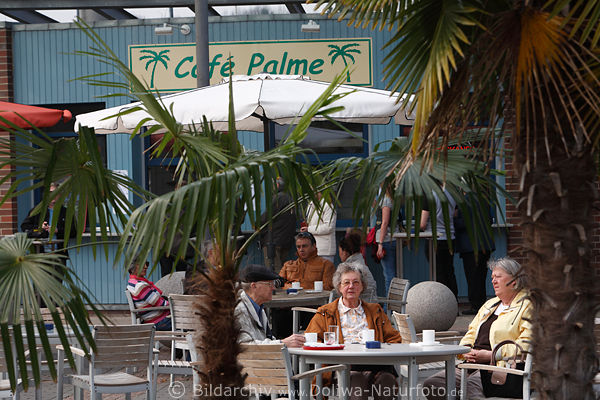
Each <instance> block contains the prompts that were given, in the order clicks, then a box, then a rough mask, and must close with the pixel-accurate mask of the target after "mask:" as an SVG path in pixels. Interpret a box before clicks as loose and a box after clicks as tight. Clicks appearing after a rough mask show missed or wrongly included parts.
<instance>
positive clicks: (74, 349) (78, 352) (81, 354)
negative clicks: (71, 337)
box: [56, 344, 85, 357]
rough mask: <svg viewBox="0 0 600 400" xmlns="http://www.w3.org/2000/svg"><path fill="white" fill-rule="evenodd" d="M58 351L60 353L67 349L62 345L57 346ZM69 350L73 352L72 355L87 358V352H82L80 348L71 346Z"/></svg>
mask: <svg viewBox="0 0 600 400" xmlns="http://www.w3.org/2000/svg"><path fill="white" fill-rule="evenodd" d="M56 349H57V350H58V351H65V347H64V346H63V345H62V344H57V345H56ZM69 349H70V350H71V353H73V354H75V355H77V356H79V357H85V351H83V350H81V349H80V348H78V347H73V346H69Z"/></svg>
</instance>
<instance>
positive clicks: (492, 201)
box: [333, 138, 510, 239]
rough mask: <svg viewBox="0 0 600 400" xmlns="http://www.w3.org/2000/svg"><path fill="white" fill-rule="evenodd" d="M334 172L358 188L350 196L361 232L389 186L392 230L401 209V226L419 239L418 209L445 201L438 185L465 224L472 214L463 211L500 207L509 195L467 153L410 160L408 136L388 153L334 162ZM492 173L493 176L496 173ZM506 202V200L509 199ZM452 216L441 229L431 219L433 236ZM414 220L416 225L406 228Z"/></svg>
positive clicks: (395, 143)
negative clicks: (431, 160)
mask: <svg viewBox="0 0 600 400" xmlns="http://www.w3.org/2000/svg"><path fill="white" fill-rule="evenodd" d="M406 159H408V160H410V162H407V163H406V168H405V170H404V171H403V172H402V174H399V173H390V171H395V167H396V165H397V164H398V160H406ZM333 169H334V170H336V173H337V174H338V175H354V176H356V179H357V182H356V184H357V187H360V188H361V190H360V191H359V192H357V193H356V194H355V196H354V200H353V210H354V213H353V218H354V220H355V221H357V222H358V221H362V228H363V229H366V227H367V224H368V222H369V220H370V218H371V217H372V214H373V213H374V211H375V210H376V209H377V208H378V205H381V202H382V201H383V194H384V193H385V189H386V188H391V193H392V195H393V198H394V208H393V210H392V217H391V225H392V226H391V229H394V228H395V225H396V221H397V217H398V215H399V213H400V212H401V209H402V210H403V211H404V217H405V219H406V221H407V224H408V226H406V227H405V228H406V229H409V230H410V229H414V230H415V236H416V237H417V239H418V237H419V229H418V221H419V218H420V215H421V211H422V210H423V207H424V206H425V205H429V207H430V208H429V209H435V200H434V196H433V193H434V192H435V193H436V195H437V197H438V198H439V199H440V201H441V202H442V204H443V203H445V202H447V201H448V200H447V198H446V195H445V194H444V192H443V191H442V190H441V189H440V186H441V185H443V186H444V188H445V189H446V190H447V191H448V193H449V194H450V195H451V196H452V198H453V199H454V200H455V201H456V203H457V206H458V207H459V208H460V209H461V211H463V214H464V215H465V218H469V220H468V221H467V223H468V224H471V223H473V221H471V219H470V214H472V213H470V212H467V210H468V209H474V210H476V211H477V210H480V209H481V207H480V206H478V205H477V204H478V203H479V204H486V206H487V205H490V207H498V208H499V204H500V198H501V197H508V195H507V193H506V191H505V190H504V189H503V188H501V187H500V186H499V185H498V184H497V183H496V181H495V180H494V178H493V176H490V174H489V173H486V169H485V165H484V164H483V163H481V162H479V161H477V160H474V159H473V158H472V154H470V153H469V152H468V151H465V150H454V151H452V152H449V154H448V156H447V158H446V159H445V160H440V161H438V162H436V163H433V164H431V163H428V162H425V160H424V159H423V158H421V157H417V158H416V159H413V158H412V152H411V150H410V140H409V139H408V138H397V139H395V140H394V141H393V143H392V147H391V148H390V150H388V151H384V152H376V153H373V154H372V155H371V156H369V157H367V158H365V159H362V158H350V159H342V160H338V161H336V162H334V163H333ZM491 172H492V173H493V174H495V173H497V171H491ZM466 194H469V196H466ZM508 198H509V199H510V197H508ZM474 215H475V221H485V220H486V219H487V215H486V216H485V218H484V216H481V215H480V214H478V213H476V214H474ZM451 217H452V216H451V215H448V216H445V226H444V227H437V226H436V225H435V221H433V220H432V230H433V232H434V233H435V232H437V231H439V230H441V229H445V230H446V232H448V231H449V228H450V224H451V223H452V220H451ZM413 219H414V221H415V222H414V224H415V225H411V224H412V222H411V221H412V220H413ZM475 226H478V228H479V229H489V228H486V227H485V225H483V224H481V223H478V224H475ZM479 232H481V231H479ZM471 234H473V232H471ZM434 238H435V234H434Z"/></svg>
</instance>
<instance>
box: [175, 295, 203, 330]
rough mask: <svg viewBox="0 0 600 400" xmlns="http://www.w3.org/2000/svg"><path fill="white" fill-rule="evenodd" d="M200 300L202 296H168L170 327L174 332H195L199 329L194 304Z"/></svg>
mask: <svg viewBox="0 0 600 400" xmlns="http://www.w3.org/2000/svg"><path fill="white" fill-rule="evenodd" d="M201 299H202V296H196V295H186V294H172V295H170V296H169V307H171V325H172V327H173V330H174V331H196V330H198V329H199V328H200V322H199V317H198V314H197V313H196V310H195V306H194V303H195V302H196V301H201Z"/></svg>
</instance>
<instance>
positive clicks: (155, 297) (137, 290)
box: [127, 260, 171, 331]
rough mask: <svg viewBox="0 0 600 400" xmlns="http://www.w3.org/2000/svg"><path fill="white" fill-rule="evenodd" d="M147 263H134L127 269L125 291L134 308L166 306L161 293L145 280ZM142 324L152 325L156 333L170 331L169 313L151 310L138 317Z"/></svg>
mask: <svg viewBox="0 0 600 400" xmlns="http://www.w3.org/2000/svg"><path fill="white" fill-rule="evenodd" d="M148 265H149V263H148V261H145V262H144V263H143V264H141V263H140V262H139V261H137V260H136V261H134V262H133V264H132V265H131V267H129V281H128V282H127V290H129V293H131V298H132V299H133V304H134V305H135V308H138V309H139V308H149V307H162V306H168V305H169V302H168V300H167V299H166V298H165V297H163V295H162V292H161V290H160V289H159V288H157V287H156V286H155V285H154V283H152V282H151V281H150V280H148V279H146V272H147V270H148ZM140 319H141V320H142V323H143V324H154V326H156V330H157V331H170V330H171V312H170V311H169V310H168V309H164V310H151V311H148V312H146V313H142V314H141V315H140Z"/></svg>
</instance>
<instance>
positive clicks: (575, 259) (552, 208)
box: [515, 120, 597, 400]
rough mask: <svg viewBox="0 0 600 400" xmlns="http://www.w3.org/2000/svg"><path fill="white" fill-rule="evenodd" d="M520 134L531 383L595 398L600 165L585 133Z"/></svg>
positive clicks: (546, 393)
mask: <svg viewBox="0 0 600 400" xmlns="http://www.w3.org/2000/svg"><path fill="white" fill-rule="evenodd" d="M537 123H538V124H540V121H539V120H538V121H537ZM532 125H533V124H532ZM537 126H541V124H540V125H537ZM564 128H565V129H566V130H565V132H568V135H571V132H570V131H569V128H568V127H564ZM520 133H521V134H523V133H524V132H520ZM532 136H533V135H532ZM519 137H521V139H519V141H518V142H516V143H515V167H516V171H517V178H521V177H524V180H523V181H522V182H523V185H522V187H521V188H520V199H519V200H520V202H519V203H518V208H519V213H520V215H521V222H522V227H523V236H524V250H525V254H526V257H527V260H526V261H525V262H524V271H525V274H526V276H527V277H528V282H529V287H530V289H531V298H532V301H533V305H534V313H533V321H532V323H533V338H532V343H533V354H534V366H533V377H532V378H533V387H534V388H535V390H536V391H537V392H539V393H540V398H542V399H549V398H552V399H565V400H567V399H592V398H593V391H592V386H591V383H590V382H591V380H592V378H593V376H594V375H595V373H596V371H597V362H596V353H595V346H594V336H593V324H594V315H595V312H596V304H597V299H596V298H595V296H594V295H595V271H594V268H593V267H592V265H591V257H592V254H591V251H592V245H591V236H592V228H593V217H592V206H593V202H594V201H595V192H596V191H595V185H596V176H597V169H596V166H595V163H594V158H593V156H592V154H591V153H590V152H589V149H590V147H591V146H589V145H584V143H583V140H584V138H583V137H581V138H580V140H575V139H573V138H572V137H571V138H565V140H564V142H563V139H562V138H561V135H560V133H559V132H558V130H556V129H555V131H554V132H553V134H552V135H548V136H547V141H544V138H543V137H542V138H541V139H540V138H538V141H537V143H535V144H533V145H531V144H530V145H529V146H528V144H527V141H526V140H525V139H524V135H519ZM532 141H533V140H532ZM585 149H588V151H586V150H585ZM527 155H529V160H530V161H529V164H528V162H527V160H528V159H527ZM528 165H529V166H531V167H530V168H528Z"/></svg>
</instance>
